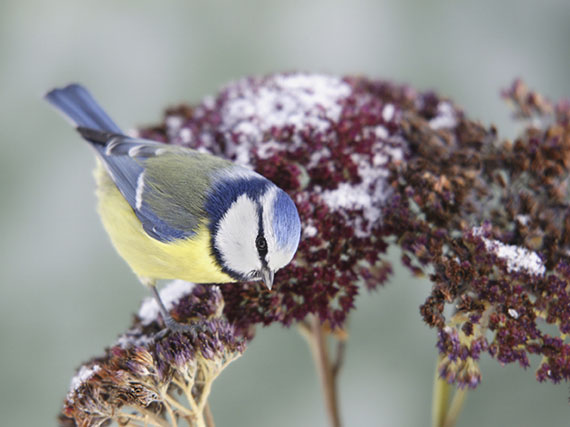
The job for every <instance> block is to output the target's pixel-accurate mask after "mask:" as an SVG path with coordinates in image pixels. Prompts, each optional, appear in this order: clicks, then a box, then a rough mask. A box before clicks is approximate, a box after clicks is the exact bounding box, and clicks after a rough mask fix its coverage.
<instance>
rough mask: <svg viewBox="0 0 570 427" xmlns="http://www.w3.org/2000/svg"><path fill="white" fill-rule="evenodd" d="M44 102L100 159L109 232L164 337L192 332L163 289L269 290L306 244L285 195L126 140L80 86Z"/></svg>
mask: <svg viewBox="0 0 570 427" xmlns="http://www.w3.org/2000/svg"><path fill="white" fill-rule="evenodd" d="M45 99H46V100H47V101H48V102H49V103H50V104H51V105H52V106H53V107H55V108H56V109H57V110H59V112H61V113H63V115H64V116H65V117H66V118H67V119H68V120H70V121H71V123H72V124H73V126H74V127H75V129H76V130H77V131H78V132H79V134H80V135H81V137H83V139H85V140H86V141H87V142H88V143H89V145H90V146H91V147H92V148H93V149H94V150H95V154H96V158H97V165H96V168H95V178H96V184H97V190H96V194H97V198H98V211H99V214H100V217H101V220H102V223H103V226H104V228H105V230H106V231H107V233H108V235H109V237H110V239H111V242H112V244H113V246H114V247H115V249H116V250H117V252H118V253H119V255H120V256H121V257H122V258H123V259H124V260H125V261H126V263H127V264H128V265H129V266H130V268H131V269H132V270H133V272H134V273H135V274H136V275H137V276H138V278H139V280H140V281H141V282H142V283H143V284H144V285H146V286H147V287H149V288H150V290H151V292H152V295H153V297H154V298H155V300H156V302H157V304H158V307H159V310H160V313H161V314H162V317H163V321H164V323H165V326H166V328H167V329H169V330H173V331H189V330H192V328H191V327H190V326H188V325H182V324H180V323H178V322H177V321H175V320H174V319H173V318H172V317H171V316H170V314H169V312H168V310H167V309H166V308H165V305H164V304H163V302H162V300H161V298H160V294H159V292H158V291H157V283H158V281H159V280H163V279H180V280H185V281H188V282H194V283H203V284H219V283H232V282H233V283H235V282H244V281H257V280H261V281H263V283H264V284H265V286H266V287H267V288H268V289H269V290H271V288H272V285H273V281H274V275H275V272H276V271H278V270H279V269H281V268H283V267H285V266H286V265H287V264H289V263H290V262H291V260H292V259H293V257H294V255H295V253H296V251H297V248H298V245H299V241H300V238H301V221H300V218H299V214H298V211H297V208H296V206H295V203H294V202H293V200H292V199H291V197H290V196H289V195H288V194H287V193H286V192H285V191H283V190H282V189H281V188H279V187H278V186H277V185H275V184H274V183H273V182H271V181H270V180H268V179H267V178H265V177H263V176H262V175H260V174H258V173H256V172H255V171H253V170H251V169H248V168H246V167H244V166H241V165H238V164H235V163H233V162H231V161H229V160H226V159H223V158H220V157H218V156H214V155H212V154H209V153H205V152H201V151H200V152H199V151H197V150H194V149H190V148H186V147H181V146H175V145H169V144H164V143H162V142H158V141H152V140H148V139H142V138H137V137H132V136H128V135H126V134H125V133H123V132H122V131H121V129H120V128H119V127H118V126H117V125H116V124H115V122H114V121H113V120H112V119H111V118H110V117H109V116H108V115H107V113H106V112H105V111H104V110H103V109H102V108H101V107H100V105H99V104H98V103H97V101H96V100H95V99H94V98H93V96H92V95H91V94H90V93H89V91H88V90H87V89H86V88H85V87H83V86H82V85H80V84H77V83H73V84H69V85H67V86H65V87H62V88H55V89H52V90H50V91H49V92H48V93H47V94H46V95H45Z"/></svg>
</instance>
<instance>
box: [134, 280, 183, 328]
mask: <svg viewBox="0 0 570 427" xmlns="http://www.w3.org/2000/svg"><path fill="white" fill-rule="evenodd" d="M193 288H194V283H190V282H185V281H184V280H174V281H172V282H170V283H169V284H167V285H166V286H165V287H164V288H163V289H162V290H161V291H160V292H159V294H160V299H161V300H162V302H163V303H164V306H165V307H166V309H167V310H170V309H171V308H172V307H174V305H175V304H176V303H177V302H178V300H180V298H182V297H183V296H185V295H188V294H189V293H190V292H192V289H193ZM159 314H160V309H159V308H158V304H157V302H156V300H155V299H154V298H152V297H149V298H145V300H144V301H143V303H142V305H141V308H140V309H139V312H138V316H139V318H140V319H141V323H142V324H143V325H148V324H150V323H152V322H154V321H155V320H156V319H158V315H159Z"/></svg>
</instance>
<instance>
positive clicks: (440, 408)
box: [431, 364, 451, 427]
mask: <svg viewBox="0 0 570 427" xmlns="http://www.w3.org/2000/svg"><path fill="white" fill-rule="evenodd" d="M437 366H438V365H437V364H436V368H435V377H434V379H433V397H432V399H433V400H432V406H431V415H432V421H431V422H432V427H443V422H444V420H445V417H446V415H447V410H448V408H449V396H450V395H451V385H449V384H448V383H447V381H445V380H443V379H441V378H440V377H439V372H438V370H437Z"/></svg>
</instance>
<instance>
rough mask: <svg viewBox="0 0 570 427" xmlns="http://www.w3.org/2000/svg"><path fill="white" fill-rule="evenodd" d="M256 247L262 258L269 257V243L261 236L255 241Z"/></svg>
mask: <svg viewBox="0 0 570 427" xmlns="http://www.w3.org/2000/svg"><path fill="white" fill-rule="evenodd" d="M255 246H256V247H257V252H259V255H260V256H261V257H264V256H265V255H267V241H266V240H265V237H263V236H262V235H261V234H260V235H259V236H257V239H255Z"/></svg>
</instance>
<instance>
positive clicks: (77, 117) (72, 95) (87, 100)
mask: <svg viewBox="0 0 570 427" xmlns="http://www.w3.org/2000/svg"><path fill="white" fill-rule="evenodd" d="M45 99H46V100H47V101H48V102H49V103H50V104H52V105H53V106H54V107H56V108H57V109H58V110H60V111H61V112H62V113H64V114H65V115H66V116H67V117H69V119H71V120H72V121H73V123H74V124H75V125H76V126H78V127H85V128H90V129H95V130H100V131H106V132H113V133H121V129H120V128H119V127H118V126H117V125H116V124H115V122H113V120H111V118H110V117H109V116H108V115H107V113H105V111H103V109H102V108H101V107H100V106H99V104H98V103H97V101H95V99H94V98H93V97H92V96H91V94H90V93H89V92H88V91H87V90H86V89H85V88H84V87H83V86H81V85H79V84H76V83H74V84H70V85H68V86H66V87H64V88H61V89H53V90H51V91H49V92H48V93H47V94H46V95H45Z"/></svg>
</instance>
